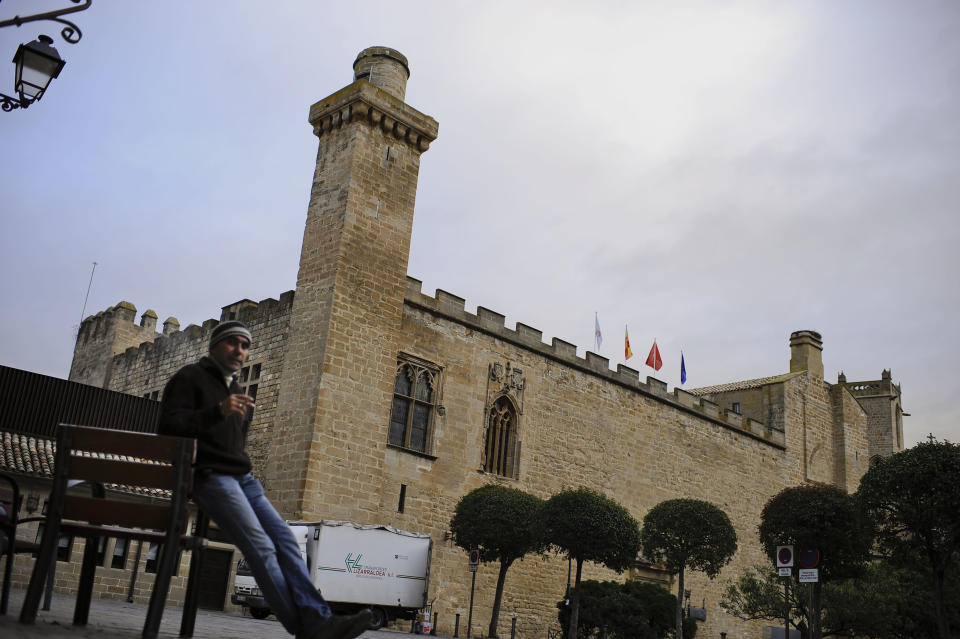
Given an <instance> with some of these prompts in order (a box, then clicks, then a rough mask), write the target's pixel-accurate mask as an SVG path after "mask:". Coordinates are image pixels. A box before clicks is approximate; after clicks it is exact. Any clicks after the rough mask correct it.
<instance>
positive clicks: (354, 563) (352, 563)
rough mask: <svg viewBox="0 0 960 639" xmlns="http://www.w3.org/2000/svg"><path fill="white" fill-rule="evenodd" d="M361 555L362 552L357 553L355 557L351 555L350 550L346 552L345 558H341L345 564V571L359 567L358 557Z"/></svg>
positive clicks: (352, 570) (353, 570)
mask: <svg viewBox="0 0 960 639" xmlns="http://www.w3.org/2000/svg"><path fill="white" fill-rule="evenodd" d="M361 557H363V554H362V553H361V554H359V555H357V556H356V557H354V556H353V553H352V552H348V553H347V558H346V559H344V560H343V563H345V564H346V565H347V572H355V571H356V570H357V568H359V567H360V558H361Z"/></svg>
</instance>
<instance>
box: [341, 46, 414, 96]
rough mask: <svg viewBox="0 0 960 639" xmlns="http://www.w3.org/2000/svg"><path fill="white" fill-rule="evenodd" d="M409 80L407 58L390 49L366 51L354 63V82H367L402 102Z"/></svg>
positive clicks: (372, 48)
mask: <svg viewBox="0 0 960 639" xmlns="http://www.w3.org/2000/svg"><path fill="white" fill-rule="evenodd" d="M409 78H410V67H409V66H407V58H406V57H405V56H404V55H403V54H402V53H400V52H399V51H395V50H393V49H390V48H389V47H370V48H368V49H364V50H363V51H361V52H360V53H359V54H358V55H357V59H356V60H355V61H354V63H353V79H354V80H366V81H367V82H369V83H370V84H372V85H373V86H375V87H379V88H381V89H383V90H384V91H386V92H387V93H389V94H390V95H392V96H393V97H395V98H397V99H399V100H400V101H403V99H404V96H405V95H406V93H407V80H408V79H409Z"/></svg>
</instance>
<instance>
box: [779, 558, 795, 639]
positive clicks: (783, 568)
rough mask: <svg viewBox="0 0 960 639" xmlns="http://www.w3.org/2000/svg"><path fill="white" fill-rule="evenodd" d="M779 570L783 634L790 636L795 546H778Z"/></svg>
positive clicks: (786, 636)
mask: <svg viewBox="0 0 960 639" xmlns="http://www.w3.org/2000/svg"><path fill="white" fill-rule="evenodd" d="M777 571H778V572H779V574H780V576H781V577H786V579H784V580H783V603H784V604H785V606H786V607H785V610H786V612H784V613H783V636H784V637H785V638H788V637H790V577H791V576H792V575H793V546H789V545H786V546H777Z"/></svg>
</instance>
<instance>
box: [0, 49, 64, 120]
mask: <svg viewBox="0 0 960 639" xmlns="http://www.w3.org/2000/svg"><path fill="white" fill-rule="evenodd" d="M52 44H53V39H52V38H51V37H50V36H45V35H40V36H37V39H36V40H34V41H33V42H30V43H28V44H21V45H20V46H19V47H17V53H16V55H14V56H13V64H14V65H15V68H16V71H15V74H14V80H13V88H14V91H16V92H17V93H18V94H19V95H20V99H19V100H18V99H16V98H11V97H10V96H8V95H3V94H2V93H0V97H2V98H3V106H2V108H3V110H4V111H12V110H13V109H16V108H19V107H23V108H27V107H28V106H30V105H31V104H33V103H34V102H36V101H37V100H39V99H40V98H42V97H43V94H44V92H45V91H46V90H47V87H48V86H50V81H51V80H53V79H54V78H55V77H57V76H58V75H60V70H61V69H63V65H64V64H66V62H64V60H63V58H61V57H60V54H59V53H57V50H56V49H54V48H53V47H52V46H50V45H52Z"/></svg>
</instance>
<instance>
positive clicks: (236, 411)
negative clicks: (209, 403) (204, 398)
mask: <svg viewBox="0 0 960 639" xmlns="http://www.w3.org/2000/svg"><path fill="white" fill-rule="evenodd" d="M218 406H219V407H220V414H221V415H223V416H224V417H230V415H243V414H245V413H246V412H247V409H248V408H253V398H252V397H250V396H249V395H240V394H239V393H238V394H236V395H230V396H229V397H227V398H226V399H224V400H223V401H222V402H220V403H219V404H218Z"/></svg>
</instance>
